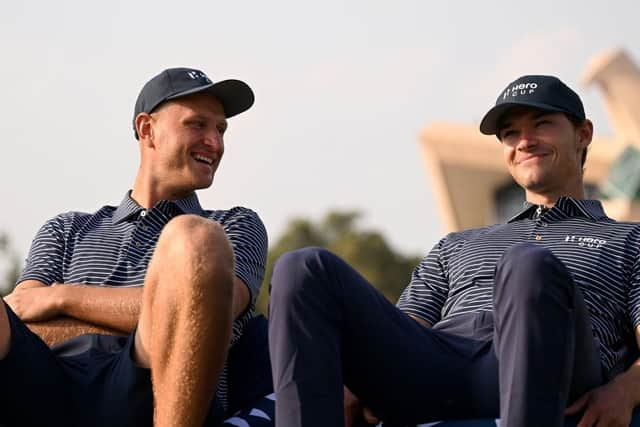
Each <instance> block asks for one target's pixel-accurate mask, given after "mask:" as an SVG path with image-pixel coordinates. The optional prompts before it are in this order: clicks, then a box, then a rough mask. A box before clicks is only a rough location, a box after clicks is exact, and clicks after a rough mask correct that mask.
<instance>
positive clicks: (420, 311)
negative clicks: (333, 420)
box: [398, 197, 640, 377]
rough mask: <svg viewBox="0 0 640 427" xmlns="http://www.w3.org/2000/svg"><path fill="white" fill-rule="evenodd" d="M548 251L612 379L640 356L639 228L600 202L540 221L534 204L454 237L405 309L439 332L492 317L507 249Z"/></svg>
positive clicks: (420, 269) (432, 259)
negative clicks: (580, 304)
mask: <svg viewBox="0 0 640 427" xmlns="http://www.w3.org/2000/svg"><path fill="white" fill-rule="evenodd" d="M520 242H531V243H534V244H538V245H541V246H544V247H545V248H547V249H549V250H550V251H551V252H553V253H554V255H555V256H556V257H558V258H559V259H560V260H561V261H562V262H563V263H564V265H565V266H566V267H567V268H568V270H569V271H570V272H571V274H572V275H573V279H574V281H575V283H576V285H577V286H578V287H579V288H580V289H581V290H582V292H583V294H584V300H585V303H586V306H587V308H588V310H589V314H590V318H591V322H592V326H593V333H594V336H595V338H596V339H597V341H598V342H599V343H600V355H601V361H602V365H603V368H604V369H605V371H606V372H607V375H609V377H612V376H614V375H616V374H618V373H620V372H621V371H622V370H623V369H625V368H626V367H627V366H625V365H628V362H629V358H630V357H633V355H634V354H636V353H637V346H636V344H635V342H636V341H635V337H634V333H635V332H634V331H635V328H637V327H638V325H640V224H638V223H632V222H617V221H615V220H613V219H611V218H609V217H607V216H606V214H605V213H604V210H603V209H602V205H601V204H600V202H599V201H597V200H575V199H572V198H568V197H561V198H560V199H558V201H557V203H556V204H555V206H554V207H552V208H551V209H549V210H548V211H546V212H545V213H544V214H542V215H540V212H539V208H538V207H537V206H535V205H529V206H528V207H527V208H526V209H525V210H524V211H522V212H521V213H520V214H518V215H516V216H515V217H514V218H512V219H511V220H510V221H509V222H507V223H506V224H497V225H492V226H488V227H483V228H476V229H471V230H465V231H461V232H456V233H451V234H449V235H447V236H445V237H444V238H443V239H442V240H440V241H439V242H438V243H437V244H436V245H435V247H434V248H433V249H432V250H431V252H430V253H429V254H428V255H427V256H426V257H425V258H423V260H422V261H421V262H420V264H419V265H418V266H417V267H416V269H415V270H414V272H413V275H412V278H411V282H410V283H409V285H408V286H407V288H406V289H405V290H404V291H403V293H402V295H401V296H400V299H399V301H398V307H399V308H400V309H401V310H403V311H405V312H407V313H409V314H412V315H414V316H417V317H419V318H421V319H424V320H426V321H427V322H429V323H430V324H432V325H435V324H436V323H440V324H441V325H445V324H446V322H448V321H451V319H454V318H455V317H456V316H460V315H463V314H468V313H476V312H482V311H491V310H492V306H493V303H492V299H493V279H494V271H495V268H496V265H497V262H498V260H499V259H500V257H501V256H502V254H503V253H504V251H505V250H506V249H508V248H509V247H510V246H512V245H514V244H516V243H520Z"/></svg>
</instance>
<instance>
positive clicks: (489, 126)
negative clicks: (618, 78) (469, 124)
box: [480, 102, 565, 135]
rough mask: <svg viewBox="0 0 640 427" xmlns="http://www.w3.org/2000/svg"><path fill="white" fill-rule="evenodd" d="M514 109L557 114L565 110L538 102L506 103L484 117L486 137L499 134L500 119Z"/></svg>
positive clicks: (481, 127)
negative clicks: (530, 109)
mask: <svg viewBox="0 0 640 427" xmlns="http://www.w3.org/2000/svg"><path fill="white" fill-rule="evenodd" d="M513 107H531V108H537V109H539V110H545V111H552V112H555V113H564V112H565V110H563V109H561V108H555V107H553V106H551V105H548V104H542V103H537V102H505V103H502V104H499V105H496V106H495V107H493V108H492V109H490V110H489V111H488V112H487V114H485V115H484V117H483V118H482V121H481V122H480V132H482V133H483V134H485V135H495V134H496V133H497V132H498V123H499V121H500V118H501V117H502V116H503V115H504V114H505V113H506V112H507V111H508V110H510V109H511V108H513Z"/></svg>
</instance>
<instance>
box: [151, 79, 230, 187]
mask: <svg viewBox="0 0 640 427" xmlns="http://www.w3.org/2000/svg"><path fill="white" fill-rule="evenodd" d="M146 124H147V126H148V127H147V128H144V130H143V133H144V138H143V139H144V141H141V142H143V143H144V144H145V147H146V148H145V149H144V150H143V151H142V152H143V154H142V155H143V163H145V164H146V165H147V167H148V169H149V171H150V173H149V178H150V181H151V182H150V183H151V185H152V186H153V187H154V188H156V189H160V190H159V192H160V193H161V197H162V198H165V199H177V198H181V197H185V196H186V195H188V194H190V193H191V192H193V191H194V190H197V189H201V188H207V187H209V186H210V185H211V183H212V182H213V176H214V174H215V172H216V170H217V168H218V165H219V164H220V160H221V159H222V155H223V154H224V140H223V135H224V132H225V130H226V128H227V120H226V118H225V114H224V110H223V108H222V104H220V102H219V101H218V100H217V99H216V98H214V97H213V96H211V95H210V94H207V93H205V92H200V93H196V94H193V95H187V96H183V97H180V98H177V99H175V100H171V101H169V102H167V103H165V104H163V105H162V106H161V107H160V108H158V109H157V110H155V111H154V112H153V113H151V114H150V115H148V118H147V119H146Z"/></svg>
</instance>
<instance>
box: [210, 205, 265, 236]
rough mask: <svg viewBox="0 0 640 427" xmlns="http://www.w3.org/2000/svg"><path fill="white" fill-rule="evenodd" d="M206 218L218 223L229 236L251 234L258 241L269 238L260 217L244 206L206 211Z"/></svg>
mask: <svg viewBox="0 0 640 427" xmlns="http://www.w3.org/2000/svg"><path fill="white" fill-rule="evenodd" d="M204 216H205V217H207V218H209V219H211V220H213V221H216V222H218V223H219V224H220V225H222V227H223V228H224V229H225V231H226V232H227V234H230V237H231V235H232V234H238V233H242V234H249V235H252V236H253V237H254V238H257V239H264V240H266V238H267V230H266V228H265V226H264V223H263V222H262V219H260V216H259V215H258V214H257V213H256V212H255V211H253V210H251V209H249V208H245V207H243V206H235V207H233V208H231V209H224V210H215V211H209V210H206V211H204Z"/></svg>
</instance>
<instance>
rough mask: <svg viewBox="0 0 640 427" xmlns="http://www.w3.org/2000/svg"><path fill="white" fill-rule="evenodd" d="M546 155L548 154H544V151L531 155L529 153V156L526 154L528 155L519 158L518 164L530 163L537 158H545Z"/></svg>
mask: <svg viewBox="0 0 640 427" xmlns="http://www.w3.org/2000/svg"><path fill="white" fill-rule="evenodd" d="M545 156H546V154H544V153H540V154H531V155H528V156H526V157H523V158H521V159H519V160H518V162H517V164H519V165H520V164H523V163H528V162H531V161H536V160H539V159H542V158H543V157H545Z"/></svg>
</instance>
